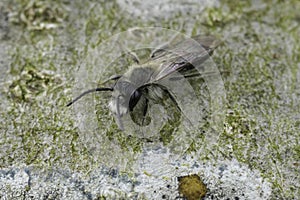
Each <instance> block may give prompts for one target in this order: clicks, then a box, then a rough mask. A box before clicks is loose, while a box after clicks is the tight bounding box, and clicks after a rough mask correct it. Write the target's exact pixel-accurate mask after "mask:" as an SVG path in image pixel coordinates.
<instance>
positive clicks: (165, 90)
mask: <svg viewBox="0 0 300 200" xmlns="http://www.w3.org/2000/svg"><path fill="white" fill-rule="evenodd" d="M156 86H158V87H160V88H161V89H162V90H163V91H164V92H166V94H167V95H168V97H169V98H170V99H171V101H172V102H173V103H174V104H175V106H176V108H177V109H178V111H179V112H180V113H181V114H182V115H183V116H184V118H185V119H187V121H188V122H189V123H190V125H191V126H193V123H192V122H191V121H190V120H189V118H188V117H187V116H185V114H184V112H183V111H182V109H181V108H180V106H179V105H178V103H177V101H176V99H175V98H174V96H173V95H172V94H171V93H170V92H169V90H168V89H167V88H165V87H164V86H162V85H158V84H157V85H156Z"/></svg>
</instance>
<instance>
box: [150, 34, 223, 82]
mask: <svg viewBox="0 0 300 200" xmlns="http://www.w3.org/2000/svg"><path fill="white" fill-rule="evenodd" d="M218 45H219V41H218V40H216V38H215V37H213V36H205V37H204V36H200V35H198V36H195V37H192V38H188V39H185V40H183V41H181V42H179V43H177V44H175V45H173V46H171V45H166V46H165V47H164V48H163V49H159V50H157V51H156V52H154V53H153V54H152V57H151V60H152V61H155V62H156V63H161V64H160V66H159V67H158V70H156V72H155V73H154V74H153V75H152V77H151V81H152V82H154V81H158V80H160V79H162V78H164V77H166V76H168V75H170V74H171V73H173V72H175V71H182V70H186V71H188V70H189V69H193V68H194V67H193V66H196V65H199V64H201V63H203V62H204V61H205V60H206V59H207V58H208V57H209V56H210V55H211V54H212V52H213V50H214V49H215V48H216V47H217V46H218Z"/></svg>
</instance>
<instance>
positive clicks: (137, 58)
mask: <svg viewBox="0 0 300 200" xmlns="http://www.w3.org/2000/svg"><path fill="white" fill-rule="evenodd" d="M117 43H118V44H119V45H120V47H121V49H122V50H123V51H124V52H125V53H126V54H128V55H129V56H130V57H131V58H132V60H133V61H134V62H135V63H137V64H140V59H139V57H138V56H137V55H136V53H134V52H133V51H131V50H130V49H128V48H127V47H125V46H124V45H122V44H121V43H120V42H117Z"/></svg>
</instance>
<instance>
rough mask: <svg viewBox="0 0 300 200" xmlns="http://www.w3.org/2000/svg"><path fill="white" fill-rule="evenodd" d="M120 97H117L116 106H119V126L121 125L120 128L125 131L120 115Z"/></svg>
mask: <svg viewBox="0 0 300 200" xmlns="http://www.w3.org/2000/svg"><path fill="white" fill-rule="evenodd" d="M119 100H120V96H118V97H117V101H116V105H117V124H118V125H119V128H120V129H121V130H122V131H123V130H124V126H123V123H122V120H121V114H120V104H119Z"/></svg>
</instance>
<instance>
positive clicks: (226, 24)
mask: <svg viewBox="0 0 300 200" xmlns="http://www.w3.org/2000/svg"><path fill="white" fill-rule="evenodd" d="M62 2H64V3H62ZM62 2H61V1H51V2H50V1H40V0H30V1H29V0H28V1H19V0H13V1H2V2H1V3H0V16H1V17H0V18H1V19H0V22H1V26H0V45H1V48H0V57H1V58H3V62H0V70H1V75H0V78H1V79H0V81H1V94H0V95H1V102H0V107H1V109H0V121H1V125H0V136H1V137H0V138H1V139H0V148H1V155H0V167H1V168H5V167H9V166H19V165H23V164H26V165H31V164H32V165H36V166H39V167H52V166H58V167H63V168H69V169H72V170H74V171H80V172H82V173H88V172H89V171H90V170H91V169H93V168H95V167H97V166H99V165H100V164H101V163H102V164H103V162H104V161H103V160H102V159H103V158H102V157H96V156H95V154H94V153H93V152H92V151H91V149H92V147H90V146H89V145H88V144H86V143H85V142H84V140H82V133H81V132H80V131H79V128H78V127H77V123H76V122H75V120H74V118H75V117H74V115H75V114H74V113H73V111H72V110H71V109H67V108H66V107H65V105H66V103H67V102H68V101H69V100H70V99H71V98H72V90H76V88H73V85H74V83H75V82H74V73H75V72H76V71H77V70H78V68H79V67H80V66H81V65H82V61H83V59H84V58H85V56H86V54H87V53H88V49H90V48H95V47H97V45H99V44H100V43H101V42H102V41H104V40H105V39H106V38H108V37H109V36H111V35H113V34H116V33H119V32H121V31H125V30H127V29H128V28H131V27H135V26H159V27H166V28H170V29H174V30H178V31H181V32H183V33H187V34H188V35H191V34H194V35H195V34H200V33H201V34H210V35H216V36H217V37H218V38H220V39H221V40H222V41H223V43H222V45H221V46H220V47H219V48H218V49H217V50H216V51H215V53H214V56H213V58H214V60H215V62H216V64H217V66H218V68H219V69H220V71H221V72H222V71H224V72H227V75H226V76H223V79H224V84H225V88H226V93H227V105H226V106H227V108H228V110H227V115H226V121H225V122H226V123H225V129H224V131H223V132H222V133H219V134H220V135H219V140H218V143H217V144H215V145H214V146H213V147H211V146H208V145H207V144H206V140H205V139H202V138H203V137H204V136H206V137H207V138H206V139H207V140H209V136H210V134H211V132H210V130H201V132H199V133H198V137H196V138H193V141H191V144H190V149H192V150H191V152H194V151H197V150H199V149H201V155H200V159H202V160H214V159H224V158H228V159H231V158H235V159H237V160H238V161H239V162H242V163H245V164H247V165H248V166H249V167H250V168H251V169H255V170H259V171H260V172H261V174H262V176H263V177H264V178H266V180H269V181H270V182H271V183H272V184H273V194H272V197H271V198H279V199H293V198H297V196H298V197H299V196H300V191H299V187H297V186H299V182H300V181H299V177H300V174H299V170H298V168H299V158H300V147H299V146H300V145H299V138H300V135H299V134H300V120H299V111H300V105H299V102H300V95H299V94H300V88H299V85H300V83H299V80H300V79H299V77H300V72H299V68H300V66H299V63H300V57H299V52H300V39H299V35H300V29H299V27H300V26H299V13H298V11H299V10H300V3H299V1H297V0H292V1H276V0H273V1H271V0H270V1H243V2H239V3H232V1H221V3H220V4H219V5H218V6H214V7H210V8H206V9H204V10H203V11H201V13H193V14H189V13H187V12H185V11H182V12H178V13H176V14H174V16H173V15H172V18H170V17H168V16H165V17H161V18H159V20H158V19H157V17H156V16H151V15H149V16H147V17H145V16H135V17H130V16H131V15H128V13H127V12H126V10H124V9H122V8H121V7H120V6H119V5H118V3H117V2H116V1H109V2H104V1H103V2H101V3H100V2H95V1H88V2H86V1H85V2H84V3H83V1H72V2H69V3H67V2H66V1H62ZM166 15H167V13H166ZM2 24H3V25H2ZM2 47H3V48H2ZM116 65H117V64H116ZM112 66H113V65H112ZM111 69H112V71H111V72H105V73H104V74H103V77H106V75H107V76H109V75H112V74H115V73H116V72H120V71H122V69H118V68H117V67H116V68H115V67H111ZM228 72H229V73H228ZM88 81H95V82H98V81H100V80H88ZM100 98H101V99H102V100H99V105H97V106H96V108H97V112H98V113H97V115H98V116H103V117H101V118H100V119H99V124H98V125H99V127H97V128H96V129H95V131H97V133H94V135H91V136H90V137H91V138H92V139H91V140H92V141H94V142H95V143H96V142H97V139H94V138H96V137H107V138H108V140H105V141H106V142H107V143H103V144H101V145H103V147H102V148H107V149H109V150H108V152H111V154H108V155H107V157H108V158H109V157H111V155H114V156H116V157H117V158H120V159H122V157H123V156H124V155H126V156H128V157H129V159H133V158H134V156H135V155H136V154H137V153H139V152H141V147H142V145H143V144H144V143H146V142H144V141H141V140H139V138H136V137H128V136H124V135H122V133H121V132H120V131H118V130H117V129H118V128H117V126H116V125H115V124H114V120H113V117H112V115H111V113H110V112H109V110H108V109H107V106H106V105H107V101H106V100H105V98H102V96H100ZM203 132H204V134H203ZM196 135H197V134H196ZM203 135H204V136H203ZM162 136H164V135H163V134H162ZM199 138H201V139H199ZM162 139H163V141H164V142H165V143H169V142H170V141H169V140H172V139H173V137H170V136H169V135H166V137H162ZM143 142H144V143H143ZM112 144H113V145H117V146H118V147H120V149H122V151H120V152H117V153H116V154H117V155H115V154H114V152H112V150H111V149H110V148H112V147H111V145H112ZM95 145H99V144H97V143H96V144H95ZM122 153H124V154H122ZM112 159H115V157H112ZM130 161H132V160H130ZM120 162H121V161H120ZM121 163H122V162H121ZM123 163H125V162H123ZM126 164H127V163H126ZM129 165H130V162H129V164H128V168H130V166H129ZM126 166H127V165H126ZM99 198H102V196H101V197H99Z"/></svg>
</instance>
